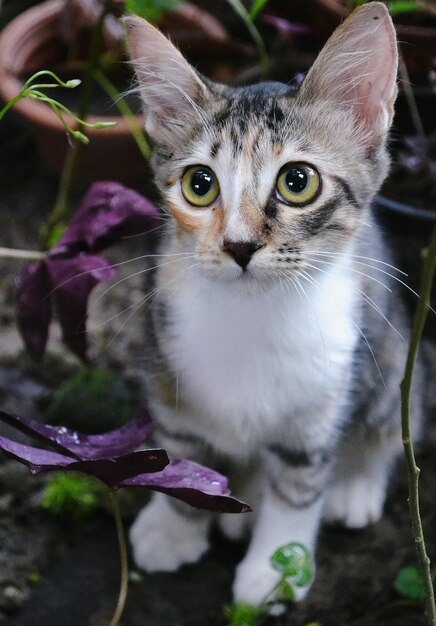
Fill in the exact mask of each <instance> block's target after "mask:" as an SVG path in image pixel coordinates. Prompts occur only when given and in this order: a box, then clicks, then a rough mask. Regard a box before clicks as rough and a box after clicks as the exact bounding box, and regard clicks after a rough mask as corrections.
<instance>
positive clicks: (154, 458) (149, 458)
mask: <svg viewBox="0 0 436 626" xmlns="http://www.w3.org/2000/svg"><path fill="white" fill-rule="evenodd" d="M168 463H169V459H168V455H167V453H166V452H165V450H162V448H156V449H154V450H150V449H149V450H139V452H132V453H131V454H125V455H124V456H120V457H118V458H116V459H96V460H90V461H73V463H71V465H70V466H69V467H68V469H70V470H74V471H76V472H83V473H85V474H91V475H92V476H96V477H97V478H99V479H100V480H102V481H103V482H104V483H106V485H107V486H108V487H110V488H111V489H115V488H117V487H118V486H119V484H120V483H122V482H123V481H124V480H126V479H127V478H130V477H132V476H137V475H138V474H141V473H142V472H144V471H146V472H160V471H161V470H162V469H163V468H164V467H165V466H166V465H168Z"/></svg>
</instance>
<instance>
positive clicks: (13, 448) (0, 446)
mask: <svg viewBox="0 0 436 626" xmlns="http://www.w3.org/2000/svg"><path fill="white" fill-rule="evenodd" d="M0 450H3V452H5V453H6V454H7V455H8V456H11V457H12V458H14V459H16V460H17V461H20V462H21V463H24V465H27V466H28V467H29V468H30V471H31V472H32V473H33V474H37V473H38V472H43V471H46V470H55V469H62V468H65V467H67V466H68V465H70V464H71V463H73V462H74V459H72V458H71V457H70V456H65V455H64V454H59V453H58V452H51V451H49V450H41V448H34V447H33V446H26V445H24V444H22V443H18V442H17V441H12V439H8V438H7V437H0Z"/></svg>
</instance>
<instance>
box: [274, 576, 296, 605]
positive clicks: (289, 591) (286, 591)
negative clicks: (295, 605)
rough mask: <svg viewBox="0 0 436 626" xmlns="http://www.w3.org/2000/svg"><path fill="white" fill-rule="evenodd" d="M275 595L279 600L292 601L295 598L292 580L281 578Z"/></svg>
mask: <svg viewBox="0 0 436 626" xmlns="http://www.w3.org/2000/svg"><path fill="white" fill-rule="evenodd" d="M276 597H277V598H278V599H279V600H289V601H291V602H293V601H294V600H295V591H294V587H293V585H292V582H290V581H288V580H286V579H284V580H282V582H281V583H280V585H279V586H278V588H277V594H276Z"/></svg>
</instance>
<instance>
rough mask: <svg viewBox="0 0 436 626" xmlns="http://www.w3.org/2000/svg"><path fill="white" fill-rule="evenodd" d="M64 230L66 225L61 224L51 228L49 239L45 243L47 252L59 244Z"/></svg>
mask: <svg viewBox="0 0 436 626" xmlns="http://www.w3.org/2000/svg"><path fill="white" fill-rule="evenodd" d="M66 229H67V225H66V224H63V223H62V224H61V223H59V224H56V226H54V227H53V230H52V231H51V232H50V237H49V240H48V242H47V247H48V249H49V250H50V249H51V248H53V247H54V246H55V245H56V244H57V243H58V242H59V240H60V238H61V237H62V235H63V234H64V232H65V231H66Z"/></svg>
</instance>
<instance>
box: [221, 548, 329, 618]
mask: <svg viewBox="0 0 436 626" xmlns="http://www.w3.org/2000/svg"><path fill="white" fill-rule="evenodd" d="M270 560H271V565H272V567H273V568H274V569H275V570H276V571H277V572H279V573H280V579H279V581H278V582H277V584H276V585H274V587H273V588H272V589H271V591H269V592H268V593H267V595H266V596H265V598H264V599H263V601H262V602H261V603H260V605H259V606H258V607H254V606H250V605H249V604H245V603H243V602H235V603H234V604H231V605H230V606H228V607H226V608H225V610H224V614H225V617H226V619H227V620H228V626H262V624H263V623H264V622H265V620H266V618H267V617H268V613H269V611H270V609H271V607H272V606H273V605H274V604H276V603H277V602H280V601H281V600H284V601H288V600H291V601H294V600H295V597H296V594H295V587H300V588H303V587H307V586H308V585H310V583H311V582H312V580H313V563H312V559H311V557H310V554H309V552H308V550H307V548H305V547H304V546H303V545H302V544H301V543H295V542H293V543H287V544H286V545H284V546H281V547H280V548H278V549H277V550H276V551H275V552H274V554H273V555H272V556H271V559H270ZM308 626H320V625H319V624H312V625H308Z"/></svg>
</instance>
